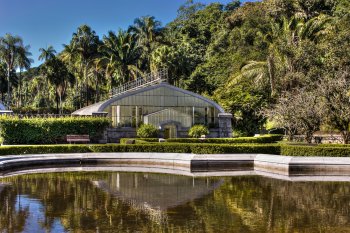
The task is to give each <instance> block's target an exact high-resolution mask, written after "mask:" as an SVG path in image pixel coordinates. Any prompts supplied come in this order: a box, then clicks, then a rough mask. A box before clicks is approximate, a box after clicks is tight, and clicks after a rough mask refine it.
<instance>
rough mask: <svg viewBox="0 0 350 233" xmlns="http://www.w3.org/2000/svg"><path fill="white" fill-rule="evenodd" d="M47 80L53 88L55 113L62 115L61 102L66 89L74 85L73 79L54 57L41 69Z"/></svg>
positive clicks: (63, 65)
mask: <svg viewBox="0 0 350 233" xmlns="http://www.w3.org/2000/svg"><path fill="white" fill-rule="evenodd" d="M42 72H43V74H44V75H45V76H46V78H47V80H48V81H49V82H50V83H51V85H53V86H54V87H55V92H56V93H55V95H56V109H57V113H58V114H60V113H62V101H63V98H64V97H65V95H66V91H67V88H68V87H69V86H71V85H73V84H74V82H75V78H74V76H73V75H72V74H71V73H70V72H69V71H68V69H67V67H66V65H65V64H64V63H63V62H62V61H61V60H59V59H57V58H56V57H53V58H51V59H49V60H47V61H46V62H45V63H44V65H43V69H42Z"/></svg>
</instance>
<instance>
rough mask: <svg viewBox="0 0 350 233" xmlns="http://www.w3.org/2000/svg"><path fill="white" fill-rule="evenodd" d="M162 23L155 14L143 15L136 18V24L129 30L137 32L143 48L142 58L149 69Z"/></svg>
mask: <svg viewBox="0 0 350 233" xmlns="http://www.w3.org/2000/svg"><path fill="white" fill-rule="evenodd" d="M160 26H161V23H160V22H159V21H158V20H155V18H154V17H153V16H143V17H140V18H136V19H135V20H134V25H133V26H130V27H129V30H128V31H129V32H130V33H133V34H135V36H136V39H137V42H138V44H139V46H140V47H141V48H142V50H143V52H142V58H143V59H144V60H145V62H146V65H147V69H149V64H150V59H149V57H150V55H151V52H152V50H153V49H154V48H155V45H156V42H157V36H158V35H159V34H160V31H161V28H160Z"/></svg>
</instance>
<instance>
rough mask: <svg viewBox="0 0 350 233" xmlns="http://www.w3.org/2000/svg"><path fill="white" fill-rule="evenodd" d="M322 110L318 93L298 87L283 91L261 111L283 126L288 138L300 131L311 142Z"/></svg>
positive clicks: (321, 116) (279, 125) (318, 126)
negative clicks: (271, 104)
mask: <svg viewBox="0 0 350 233" xmlns="http://www.w3.org/2000/svg"><path fill="white" fill-rule="evenodd" d="M305 106H307V107H305ZM322 110H323V109H322V107H321V96H320V93H317V92H314V91H307V90H305V89H300V90H296V91H294V92H286V93H284V94H283V95H282V96H281V97H280V98H279V99H278V101H277V103H276V104H275V105H273V106H272V107H271V108H263V109H262V111H261V113H262V115H264V116H265V117H268V118H269V119H270V120H272V121H273V122H274V123H275V126H276V127H279V128H284V129H285V130H286V132H287V134H288V139H289V140H293V137H294V135H295V134H296V133H301V134H304V135H305V140H306V141H307V142H308V143H311V142H312V137H313V134H314V133H315V132H316V131H317V130H319V129H320V126H321V122H322V118H323V111H322Z"/></svg>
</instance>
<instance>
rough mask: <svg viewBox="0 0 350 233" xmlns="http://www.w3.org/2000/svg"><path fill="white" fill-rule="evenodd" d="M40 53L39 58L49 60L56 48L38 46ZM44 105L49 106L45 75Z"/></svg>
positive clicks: (47, 83) (53, 55)
mask: <svg viewBox="0 0 350 233" xmlns="http://www.w3.org/2000/svg"><path fill="white" fill-rule="evenodd" d="M39 52H40V55H39V60H44V61H45V62H46V61H48V60H51V59H53V58H55V56H56V55H55V54H56V50H55V49H54V48H53V46H52V45H50V46H49V47H47V48H46V49H45V48H40V49H39ZM46 98H47V101H46V106H47V107H49V102H50V101H49V99H50V93H49V80H48V78H47V77H46Z"/></svg>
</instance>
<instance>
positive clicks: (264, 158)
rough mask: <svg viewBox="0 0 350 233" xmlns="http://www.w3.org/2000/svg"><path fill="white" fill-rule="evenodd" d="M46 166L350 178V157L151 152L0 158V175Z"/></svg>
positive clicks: (35, 155)
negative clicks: (246, 172) (245, 172)
mask: <svg viewBox="0 0 350 233" xmlns="http://www.w3.org/2000/svg"><path fill="white" fill-rule="evenodd" d="M43 166H47V167H50V166H51V167H54V166H72V167H84V166H90V167H91V166H100V167H101V166H106V167H128V166H129V167H140V168H142V167H143V168H160V169H172V170H178V171H185V172H192V173H193V172H197V173H199V172H201V173H205V172H209V173H213V172H235V171H248V172H249V171H254V172H255V173H261V174H263V173H271V174H275V175H280V176H350V157H349V158H347V157H293V156H283V155H268V154H186V153H149V152H147V153H146V152H144V153H140V152H111V153H65V154H31V155H9V156H2V157H0V173H6V172H11V171H15V170H16V171H20V170H25V169H29V168H35V167H43Z"/></svg>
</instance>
